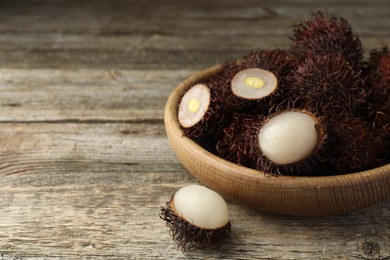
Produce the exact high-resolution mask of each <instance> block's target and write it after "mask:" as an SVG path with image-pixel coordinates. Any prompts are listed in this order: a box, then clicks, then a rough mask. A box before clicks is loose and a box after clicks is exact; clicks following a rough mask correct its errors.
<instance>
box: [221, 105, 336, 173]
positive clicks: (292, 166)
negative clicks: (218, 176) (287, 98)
mask: <svg viewBox="0 0 390 260" xmlns="http://www.w3.org/2000/svg"><path fill="white" fill-rule="evenodd" d="M224 133H225V136H224V137H223V138H222V139H221V140H220V141H219V142H218V144H217V151H218V152H219V155H220V156H221V157H222V158H225V159H227V160H229V161H232V162H235V163H237V164H239V165H244V166H247V167H250V168H253V169H257V170H261V171H263V172H265V173H272V174H285V175H321V174H324V173H325V172H327V170H328V169H329V168H328V167H327V165H326V162H327V160H326V157H324V155H323V150H324V149H323V148H324V145H325V139H326V138H325V137H326V135H325V127H324V126H323V124H322V119H321V118H320V117H316V116H314V115H313V114H311V113H310V112H307V111H304V110H296V109H294V110H286V111H281V112H277V113H275V114H273V115H271V116H269V117H267V118H265V117H261V116H251V117H248V116H244V115H242V114H240V115H236V116H235V120H233V123H232V124H231V125H230V126H229V127H227V128H225V130H224ZM325 147H326V146H325Z"/></svg>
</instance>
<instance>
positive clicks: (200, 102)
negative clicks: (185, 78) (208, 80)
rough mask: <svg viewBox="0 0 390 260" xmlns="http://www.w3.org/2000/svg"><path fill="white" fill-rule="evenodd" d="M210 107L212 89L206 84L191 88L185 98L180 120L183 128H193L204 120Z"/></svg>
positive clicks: (181, 104)
mask: <svg viewBox="0 0 390 260" xmlns="http://www.w3.org/2000/svg"><path fill="white" fill-rule="evenodd" d="M209 105H210V89H209V88H208V87H207V86H206V85H204V84H197V85H194V86H193V87H191V88H190V89H189V90H188V91H187V92H186V93H185V94H184V96H183V98H182V100H181V102H180V105H179V113H178V119H179V122H180V124H181V125H182V126H183V127H191V126H194V125H195V124H196V123H198V122H199V121H201V120H202V118H203V116H204V114H205V113H206V111H207V109H208V108H209Z"/></svg>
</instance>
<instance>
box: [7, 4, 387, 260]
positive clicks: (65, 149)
mask: <svg viewBox="0 0 390 260" xmlns="http://www.w3.org/2000/svg"><path fill="white" fill-rule="evenodd" d="M318 8H320V9H322V10H328V11H329V12H331V13H334V14H336V15H340V16H343V17H345V18H346V19H348V21H349V22H350V23H351V24H352V25H353V28H354V30H355V31H356V32H357V33H358V34H359V35H360V37H361V40H362V42H363V44H364V45H365V47H366V50H367V51H370V50H371V49H373V48H377V47H379V46H381V44H382V43H387V44H390V2H389V1H387V0H375V1H344V2H340V1H336V0H321V1H317V2H315V3H313V1H309V0H294V1H288V2H287V1H279V0H264V1H261V2H260V1H254V0H241V1H234V0H227V1H226V0H225V1H222V0H220V1H206V0H201V1H191V2H190V1H186V2H184V1H180V0H174V1H149V2H148V3H147V1H143V0H137V1H121V0H114V1H103V0H99V1H65V0H59V1H49V0H42V1H1V2H0V107H1V109H0V125H1V128H0V159H1V160H0V187H1V188H0V202H1V203H0V259H59V258H62V259H80V258H90V259H127V258H138V259H150V258H152V259H154V258H161V259H168V258H174V259H176V258H177V259H180V258H192V259H210V258H211V259H355V258H356V259H361V258H364V259H390V221H389V219H390V201H387V202H383V203H381V204H378V205H374V206H372V207H369V208H366V209H363V210H360V211H358V212H353V213H350V214H346V215H342V216H331V217H291V216H281V215H274V214H269V213H264V212H260V211H256V210H253V209H250V208H248V207H246V206H243V205H239V204H237V203H235V202H232V201H228V205H229V208H230V213H231V223H232V237H231V239H230V240H229V241H228V242H226V243H223V244H221V245H219V246H217V247H215V248H211V249H208V250H200V249H196V250H194V251H190V252H187V253H186V254H184V253H183V252H182V251H181V250H179V249H178V248H177V245H176V244H175V242H174V241H173V240H172V238H171V237H170V236H169V232H168V229H167V228H166V227H165V225H164V222H163V221H162V220H160V219H159V210H160V206H162V205H164V203H165V202H166V201H167V200H169V199H170V197H171V196H172V195H173V194H174V192H175V191H176V190H177V189H179V188H180V187H182V186H184V185H187V184H190V183H198V181H197V180H196V179H195V178H194V177H192V176H191V175H190V174H189V173H188V172H187V171H186V170H185V169H184V167H183V166H182V165H181V164H180V162H179V161H178V159H177V158H176V156H175V154H174V153H173V151H172V150H171V148H170V145H169V142H168V139H167V137H166V134H165V130H164V124H163V110H164V105H165V102H166V100H167V98H168V96H169V94H170V93H171V92H172V91H173V90H174V88H175V86H177V85H178V84H179V83H180V82H181V81H182V80H184V79H185V78H187V77H188V76H190V75H191V74H193V73H194V72H196V71H199V70H201V69H204V68H207V67H210V66H212V65H214V64H217V63H221V62H223V61H226V60H230V59H235V58H239V57H241V56H243V55H246V54H248V53H249V52H251V51H254V50H258V49H267V48H276V47H277V48H288V46H289V39H288V37H289V36H290V35H291V25H292V24H294V23H297V22H298V21H299V20H302V19H304V18H305V17H308V16H309V14H310V12H311V11H313V10H316V9H318Z"/></svg>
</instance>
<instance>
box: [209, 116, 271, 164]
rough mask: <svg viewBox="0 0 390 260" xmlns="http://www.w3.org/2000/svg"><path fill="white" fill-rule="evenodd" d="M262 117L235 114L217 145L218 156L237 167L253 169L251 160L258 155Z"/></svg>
mask: <svg viewBox="0 0 390 260" xmlns="http://www.w3.org/2000/svg"><path fill="white" fill-rule="evenodd" d="M263 120H264V116H260V115H246V114H235V115H234V116H233V119H232V123H231V124H230V125H229V126H228V127H226V128H225V129H224V130H223V137H222V138H220V140H219V141H218V143H217V146H216V147H217V152H218V155H219V156H220V157H221V158H223V159H226V160H228V161H230V162H233V163H235V164H238V165H242V166H246V167H250V168H253V166H252V161H253V158H255V157H257V156H259V155H260V148H259V145H258V141H257V135H258V132H259V129H260V128H259V127H260V125H261V124H262V121H263Z"/></svg>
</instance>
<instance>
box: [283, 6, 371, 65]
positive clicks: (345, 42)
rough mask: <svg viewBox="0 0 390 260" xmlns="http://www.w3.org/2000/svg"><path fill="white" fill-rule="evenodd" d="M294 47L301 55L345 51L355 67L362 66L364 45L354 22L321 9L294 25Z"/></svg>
mask: <svg viewBox="0 0 390 260" xmlns="http://www.w3.org/2000/svg"><path fill="white" fill-rule="evenodd" d="M293 33H294V34H293V36H292V37H291V38H290V39H291V50H292V52H293V53H294V54H295V55H296V56H297V57H298V58H299V59H300V60H302V61H303V60H305V59H306V58H307V57H312V56H323V55H327V54H329V53H341V55H342V56H343V57H344V58H345V60H346V61H347V62H348V63H350V64H351V65H352V67H354V68H355V69H359V68H360V64H361V62H362V60H363V53H364V48H363V45H362V43H361V41H360V39H359V37H358V35H357V34H356V33H354V32H353V30H352V27H351V25H350V24H349V23H348V22H347V20H345V19H344V18H337V17H335V16H333V15H330V14H328V13H323V12H321V11H316V12H313V13H312V15H311V17H310V19H305V20H304V21H302V22H301V23H298V24H297V25H295V26H294V27H293Z"/></svg>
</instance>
